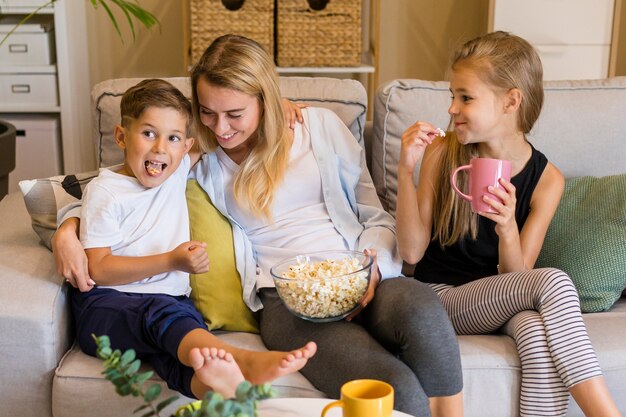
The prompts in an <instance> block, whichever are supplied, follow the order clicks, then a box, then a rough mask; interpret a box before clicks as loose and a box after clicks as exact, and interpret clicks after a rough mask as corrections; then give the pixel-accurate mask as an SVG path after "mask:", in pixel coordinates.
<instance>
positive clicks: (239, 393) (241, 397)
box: [235, 381, 252, 401]
mask: <svg viewBox="0 0 626 417" xmlns="http://www.w3.org/2000/svg"><path fill="white" fill-rule="evenodd" d="M251 389H252V384H251V383H250V382H249V381H243V382H241V383H240V384H239V385H237V390H236V391H235V398H236V399H237V400H238V401H245V400H246V399H247V398H248V393H249V392H250V390H251Z"/></svg>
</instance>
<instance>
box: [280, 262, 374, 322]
mask: <svg viewBox="0 0 626 417" xmlns="http://www.w3.org/2000/svg"><path fill="white" fill-rule="evenodd" d="M372 262H373V259H372V258H371V257H370V256H369V255H366V254H364V253H363V252H357V251H350V250H343V251H323V252H313V253H308V254H304V255H298V256H295V257H293V258H289V259H285V260H283V261H281V262H279V263H277V264H276V265H274V266H273V267H272V268H271V270H270V272H271V274H272V278H273V279H274V284H275V285H276V291H277V292H278V295H279V296H280V298H281V299H282V300H283V302H284V303H285V306H286V307H287V309H288V310H289V311H291V312H292V313H293V314H295V315H296V316H298V317H300V318H303V319H305V320H309V321H314V322H329V321H335V320H341V319H343V318H344V317H346V316H348V315H349V314H350V313H352V312H353V311H355V310H356V309H357V308H358V307H359V302H360V301H361V299H362V298H363V296H364V295H365V292H366V291H367V287H368V285H369V281H370V276H371V273H372Z"/></svg>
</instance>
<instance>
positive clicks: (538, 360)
mask: <svg viewBox="0 0 626 417" xmlns="http://www.w3.org/2000/svg"><path fill="white" fill-rule="evenodd" d="M431 287H432V288H433V290H435V292H436V293H437V294H438V295H439V297H440V298H441V301H442V302H443V305H444V306H445V308H446V310H447V311H448V314H449V316H450V320H451V321H452V325H453V326H454V329H455V331H456V333H457V334H459V335H475V334H485V333H492V332H495V331H497V330H499V329H502V331H503V332H504V333H506V334H508V335H509V336H511V337H512V338H513V339H514V340H515V343H516V345H517V350H518V352H519V357H520V362H521V366H522V386H521V392H520V416H521V417H526V416H564V415H565V413H566V412H567V403H568V399H569V392H568V388H570V387H572V386H573V385H575V384H577V383H579V382H583V381H585V380H587V379H590V378H593V377H597V376H600V375H602V371H601V370H600V366H599V364H598V360H597V359H596V355H595V352H594V351H593V347H592V346H591V342H590V340H589V336H588V335H587V330H586V328H585V324H584V322H583V320H582V316H581V312H580V303H579V299H578V293H577V292H576V288H575V287H574V285H573V284H572V281H571V279H570V278H569V276H567V274H566V273H565V272H563V271H560V270H558V269H553V268H544V269H534V270H531V271H523V272H512V273H507V274H501V275H495V276H491V277H486V278H482V279H479V280H476V281H473V282H470V283H468V284H465V285H461V286H458V287H453V286H450V285H446V284H431Z"/></svg>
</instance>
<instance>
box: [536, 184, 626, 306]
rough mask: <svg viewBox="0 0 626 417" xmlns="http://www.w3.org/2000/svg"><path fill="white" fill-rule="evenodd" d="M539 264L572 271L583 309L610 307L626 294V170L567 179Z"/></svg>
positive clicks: (570, 273)
mask: <svg viewBox="0 0 626 417" xmlns="http://www.w3.org/2000/svg"><path fill="white" fill-rule="evenodd" d="M537 266H538V267H543V266H551V267H556V268H559V269H562V270H563V271H565V272H567V273H568V274H569V275H570V277H571V278H572V281H574V284H575V285H576V288H577V289H578V294H579V295H580V304H581V308H582V311H583V312H598V311H604V310H607V309H609V307H611V306H612V305H613V303H614V302H615V301H616V300H617V299H619V298H620V296H621V295H622V291H623V290H624V288H625V287H626V174H622V175H613V176H608V177H603V178H596V177H590V176H586V177H579V178H573V179H568V180H567V181H566V182H565V192H564V194H563V197H562V198H561V203H560V205H559V208H558V209H557V212H556V214H555V216H554V219H553V220H552V223H551V224H550V227H549V229H548V233H547V235H546V238H545V241H544V244H543V248H542V250H541V254H540V255H539V258H538V259H537Z"/></svg>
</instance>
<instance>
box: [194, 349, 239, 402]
mask: <svg viewBox="0 0 626 417" xmlns="http://www.w3.org/2000/svg"><path fill="white" fill-rule="evenodd" d="M189 361H190V362H191V367H192V368H193V370H194V371H195V375H196V377H197V378H198V380H199V381H200V382H201V383H202V384H204V385H206V386H208V387H210V388H211V389H212V390H213V391H215V392H218V393H220V394H222V395H223V396H224V398H234V397H235V392H236V390H237V386H238V385H239V384H240V383H241V382H243V380H244V378H243V374H242V373H241V369H239V365H237V362H235V359H233V356H232V355H231V354H230V353H228V352H226V351H225V350H224V349H218V348H215V347H211V348H206V347H205V348H201V349H200V348H193V349H192V350H191V351H190V352H189ZM200 398H201V397H200Z"/></svg>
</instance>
